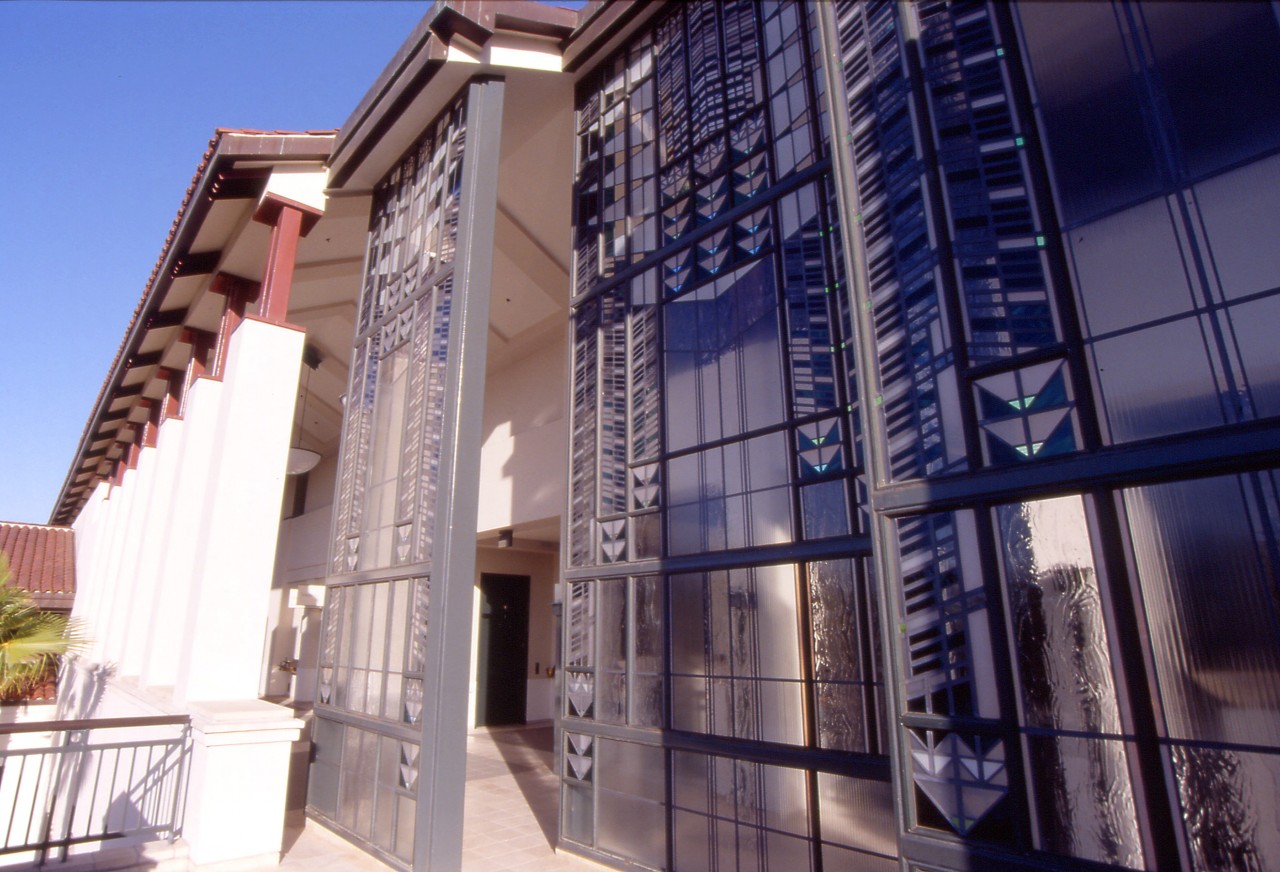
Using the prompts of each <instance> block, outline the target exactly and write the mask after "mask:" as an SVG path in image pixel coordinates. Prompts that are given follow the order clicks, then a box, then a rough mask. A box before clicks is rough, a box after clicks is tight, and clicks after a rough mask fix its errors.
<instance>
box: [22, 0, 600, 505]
mask: <svg viewBox="0 0 1280 872" xmlns="http://www.w3.org/2000/svg"><path fill="white" fill-rule="evenodd" d="M573 5H577V4H573ZM428 8H429V3H427V2H339V0H330V2H319V3H303V2H211V3H210V2H178V3H168V2H151V3H114V2H95V3H67V2H22V0H10V2H0V459H2V460H0V520H4V521H21V522H29V523H40V524H42V523H45V522H46V521H47V520H48V518H49V514H50V511H51V509H52V506H53V501H54V499H55V498H56V497H57V495H58V492H59V490H60V489H61V487H62V483H63V480H64V478H65V477H66V474H67V470H68V468H69V466H70V464H71V460H72V456H73V454H74V452H75V449H76V446H77V444H78V443H79V439H80V435H81V433H82V431H83V429H84V425H85V422H86V421H87V420H88V417H89V414H90V412H91V411H92V404H93V402H94V400H95V399H96V398H97V396H98V391H99V389H100V388H101V386H102V382H103V380H104V378H105V377H106V374H107V368H108V366H110V364H111V362H112V360H113V359H114V358H115V354H116V351H117V349H118V347H119V344H120V340H121V337H122V336H123V335H124V330H125V328H126V326H127V325H128V323H129V318H130V316H131V315H132V313H133V310H134V307H135V306H136V305H137V302H138V299H139V298H140V296H141V294H142V292H143V290H144V287H145V284H146V281H147V278H148V277H149V276H150V274H151V269H152V267H153V266H154V265H155V262H156V259H157V258H158V257H159V255H160V251H161V248H162V246H163V244H164V240H165V236H166V235H167V234H168V231H169V227H170V225H171V224H172V222H173V219H174V216H175V214H176V213H177V209H178V207H179V205H181V202H182V197H183V194H184V192H185V191H186V188H187V186H188V185H189V184H190V182H191V177H192V174H193V173H194V172H195V169H196V167H197V165H198V163H199V160H200V156H201V155H202V154H203V152H204V150H205V147H206V146H207V144H208V141H209V139H210V138H211V137H212V135H213V131H214V129H215V128H217V127H246V128H259V129H296V130H315V129H329V128H336V127H339V126H341V124H342V122H343V121H345V120H346V117H347V115H348V113H349V112H350V111H351V110H352V109H354V108H355V105H356V103H357V102H358V101H359V99H360V98H361V96H363V94H364V92H365V91H366V89H367V88H368V87H369V86H370V85H371V84H372V83H373V81H374V79H375V78H376V77H377V75H378V73H380V72H381V71H382V68H383V67H384V66H385V64H386V63H387V61H389V60H390V58H391V56H392V54H393V53H394V52H395V50H396V48H398V47H399V46H400V44H401V43H402V42H403V41H404V39H405V38H406V37H407V36H408V35H409V32H410V31H411V30H412V28H413V26H414V25H415V24H416V23H417V21H418V20H419V19H420V18H421V17H422V16H423V15H424V14H425V13H426V10H427V9H428Z"/></svg>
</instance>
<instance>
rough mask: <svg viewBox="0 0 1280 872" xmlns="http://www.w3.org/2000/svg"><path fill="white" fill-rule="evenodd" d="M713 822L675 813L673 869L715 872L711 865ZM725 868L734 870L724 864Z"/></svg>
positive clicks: (697, 816)
mask: <svg viewBox="0 0 1280 872" xmlns="http://www.w3.org/2000/svg"><path fill="white" fill-rule="evenodd" d="M714 825H715V822H714V821H713V820H712V819H710V818H707V817H704V816H702V815H699V814H690V813H688V812H685V811H677V812H676V813H675V824H674V829H675V867H676V868H677V869H680V870H682V872H684V870H688V872H717V869H718V867H716V866H713V865H712V862H713V861H712V852H711V849H712V844H713V841H712V836H713V833H714ZM725 865H726V867H727V868H736V864H735V866H730V865H729V864H728V863H726V864H725Z"/></svg>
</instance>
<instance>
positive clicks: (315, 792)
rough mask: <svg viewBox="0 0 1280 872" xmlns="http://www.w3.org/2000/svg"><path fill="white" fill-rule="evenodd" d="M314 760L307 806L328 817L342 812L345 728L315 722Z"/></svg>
mask: <svg viewBox="0 0 1280 872" xmlns="http://www.w3.org/2000/svg"><path fill="white" fill-rule="evenodd" d="M312 729H313V730H314V734H313V739H312V741H313V747H314V749H315V751H314V758H313V760H312V762H311V770H310V776H309V781H308V783H307V805H308V806H310V807H311V808H314V809H315V810H316V811H318V812H320V814H322V815H325V816H326V817H330V818H333V817H336V816H337V812H338V777H339V776H338V773H339V771H340V769H341V764H342V745H343V735H342V734H343V731H344V730H345V727H343V725H342V724H338V723H334V722H333V721H329V720H325V719H324V718H315V719H314V720H313V721H312Z"/></svg>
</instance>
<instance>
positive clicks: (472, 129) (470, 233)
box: [413, 77, 504, 872]
mask: <svg viewBox="0 0 1280 872" xmlns="http://www.w3.org/2000/svg"><path fill="white" fill-rule="evenodd" d="M503 88H504V84H503V81H502V79H496V78H487V77H486V78H476V79H474V80H472V81H471V83H470V84H469V85H468V86H467V108H466V113H467V132H466V153H465V155H464V157H463V161H462V190H461V192H460V195H459V199H460V214H459V216H458V240H457V249H456V253H455V256H454V262H453V270H454V271H453V297H452V305H451V311H450V315H449V351H448V357H447V359H446V364H445V390H444V394H445V408H444V426H443V432H442V433H441V440H440V471H439V481H438V485H437V491H436V507H435V508H436V529H435V534H434V539H433V542H434V544H433V546H432V555H431V588H430V598H429V601H428V602H429V606H428V611H427V656H426V670H425V672H424V674H423V702H424V705H423V710H422V756H421V759H420V761H419V773H420V774H419V776H418V778H419V781H418V809H417V820H416V822H415V835H414V848H413V868H414V869H416V870H424V872H425V870H430V872H456V870H459V869H461V867H462V807H463V794H464V791H465V789H466V775H467V697H468V693H469V690H470V669H471V612H472V607H471V604H472V589H473V588H474V587H475V575H476V513H477V511H478V508H479V500H480V434H481V416H482V413H483V411H484V377H485V361H486V346H487V345H488V335H489V297H490V293H491V290H492V284H493V237H494V225H495V223H496V221H497V212H498V158H499V146H500V144H501V138H502V102H503Z"/></svg>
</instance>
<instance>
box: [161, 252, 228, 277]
mask: <svg viewBox="0 0 1280 872" xmlns="http://www.w3.org/2000/svg"><path fill="white" fill-rule="evenodd" d="M221 260H222V252H221V251H201V252H196V253H190V252H189V253H187V254H184V255H182V256H181V257H179V258H178V259H177V260H175V261H174V264H173V272H172V273H170V276H171V277H172V278H175V279H185V278H188V277H190V276H206V275H208V274H209V273H211V272H213V271H214V270H215V269H217V268H218V262H219V261H221Z"/></svg>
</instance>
